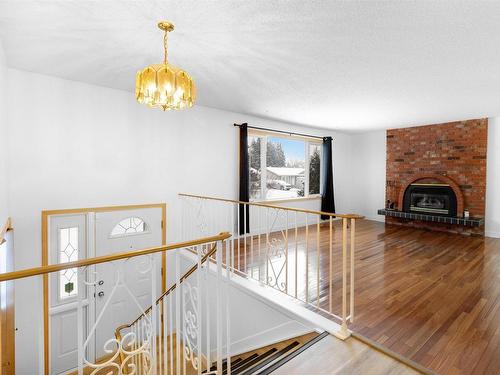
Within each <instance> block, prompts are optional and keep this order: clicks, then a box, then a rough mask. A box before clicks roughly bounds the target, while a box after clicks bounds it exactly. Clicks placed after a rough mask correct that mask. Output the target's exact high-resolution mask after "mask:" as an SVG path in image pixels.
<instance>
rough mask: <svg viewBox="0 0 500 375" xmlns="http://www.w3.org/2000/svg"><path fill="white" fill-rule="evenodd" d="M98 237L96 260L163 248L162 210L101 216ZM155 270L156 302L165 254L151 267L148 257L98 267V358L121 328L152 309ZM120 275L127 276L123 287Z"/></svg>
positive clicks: (112, 212)
mask: <svg viewBox="0 0 500 375" xmlns="http://www.w3.org/2000/svg"><path fill="white" fill-rule="evenodd" d="M95 233H96V236H95V244H96V245H95V255H96V256H102V255H109V254H113V253H116V252H123V251H130V250H139V249H145V248H150V247H156V246H161V244H162V211H161V208H158V207H154V208H141V209H133V210H126V211H121V210H120V211H111V212H98V213H96V216H95ZM152 266H154V267H155V274H156V275H157V277H156V280H155V283H154V289H155V290H156V292H155V296H154V297H155V298H156V297H158V296H159V293H160V291H161V269H160V268H161V254H159V253H158V254H155V256H154V263H151V264H150V263H149V262H148V257H147V256H142V257H138V258H132V259H130V260H127V261H117V262H113V263H102V264H99V265H97V266H96V268H95V271H96V275H97V278H98V281H97V286H96V299H95V301H96V315H95V316H96V323H97V326H96V331H95V332H96V358H101V357H102V356H104V355H105V353H104V349H105V345H106V341H108V340H110V339H113V338H114V334H115V329H116V328H117V327H118V326H120V325H122V324H126V323H131V322H132V321H133V320H134V319H135V318H137V317H138V316H139V315H140V314H141V309H143V310H144V309H146V308H148V307H149V306H151V302H152V298H153V294H152V293H153V292H152V290H153V280H152V277H151V275H152V270H151V267H152ZM120 273H122V274H123V275H122V276H123V279H122V281H123V283H122V284H120V282H119V278H120V275H119V274H120ZM139 306H140V308H139Z"/></svg>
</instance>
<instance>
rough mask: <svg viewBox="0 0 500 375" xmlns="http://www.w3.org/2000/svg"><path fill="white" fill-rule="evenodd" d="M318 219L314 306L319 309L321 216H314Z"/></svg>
mask: <svg viewBox="0 0 500 375" xmlns="http://www.w3.org/2000/svg"><path fill="white" fill-rule="evenodd" d="M316 216H317V217H318V221H317V223H316V283H317V284H316V293H317V294H318V301H317V302H316V306H317V307H318V308H319V299H320V285H319V283H320V279H319V271H320V268H319V265H320V264H319V263H320V248H319V247H320V242H319V235H320V219H321V215H316Z"/></svg>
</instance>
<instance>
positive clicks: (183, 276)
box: [115, 244, 217, 339]
mask: <svg viewBox="0 0 500 375" xmlns="http://www.w3.org/2000/svg"><path fill="white" fill-rule="evenodd" d="M216 251H217V244H215V245H214V246H213V247H212V249H211V250H210V251H209V252H207V253H206V254H205V255H204V256H203V258H201V262H200V263H201V264H203V263H205V262H206V261H207V259H208V258H210V257H211V256H212V255H214V254H215V252H216ZM197 269H198V263H196V264H195V265H194V266H193V267H191V268H190V269H189V270H187V272H186V273H185V274H184V275H182V276H181V278H180V279H179V284H180V283H182V282H183V281H184V280H186V279H187V278H188V277H189V276H191V275H192V274H193V272H195V271H196V270H197ZM176 288H177V283H174V284H173V285H172V286H171V287H170V288H168V289H167V290H166V291H165V292H164V293H163V294H162V295H161V296H160V297H158V299H157V300H156V302H155V304H158V303H159V302H160V301H161V300H162V299H163V297H165V296H167V295H169V294H170V293H171V292H172V291H174V290H175V289H176ZM152 308H153V306H149V307H148V308H147V309H146V310H145V311H144V313H143V314H141V315H139V316H138V317H137V318H136V319H135V320H134V321H133V322H132V323H129V324H122V325H121V326H119V327H118V328H117V329H116V330H115V336H116V338H117V339H120V337H121V330H122V329H125V328H130V327H131V326H132V325H133V324H134V323H136V322H137V321H139V319H141V317H142V316H143V315H146V314H147V313H148V312H149V311H151V309H152Z"/></svg>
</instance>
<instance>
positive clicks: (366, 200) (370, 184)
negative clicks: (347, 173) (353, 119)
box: [351, 130, 387, 221]
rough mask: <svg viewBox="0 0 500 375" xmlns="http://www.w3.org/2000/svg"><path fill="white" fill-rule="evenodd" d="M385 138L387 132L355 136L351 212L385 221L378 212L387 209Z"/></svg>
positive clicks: (352, 150) (352, 151) (352, 140)
mask: <svg viewBox="0 0 500 375" xmlns="http://www.w3.org/2000/svg"><path fill="white" fill-rule="evenodd" d="M386 139H387V138H386V134H385V130H381V131H376V132H369V133H363V134H356V135H354V136H353V137H352V139H351V144H352V148H351V155H352V170H353V172H354V173H353V182H352V189H351V194H352V195H351V200H352V202H351V210H352V212H354V213H357V214H360V215H364V216H365V217H366V218H367V219H370V220H378V221H384V219H385V217H384V216H380V215H377V210H379V209H381V208H383V207H385V169H386V168H385V166H386Z"/></svg>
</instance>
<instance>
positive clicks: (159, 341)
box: [155, 302, 165, 374]
mask: <svg viewBox="0 0 500 375" xmlns="http://www.w3.org/2000/svg"><path fill="white" fill-rule="evenodd" d="M155 304H156V305H157V306H158V311H157V314H156V319H157V323H156V325H157V332H158V337H157V338H156V340H155V341H156V342H157V347H156V348H157V349H156V351H157V352H158V365H157V368H158V374H161V373H162V369H163V367H162V364H163V361H164V360H165V358H164V356H163V350H162V349H163V345H162V343H163V340H162V336H163V330H162V324H161V316H162V311H163V306H162V305H161V303H158V304H157V303H156V302H155Z"/></svg>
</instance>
